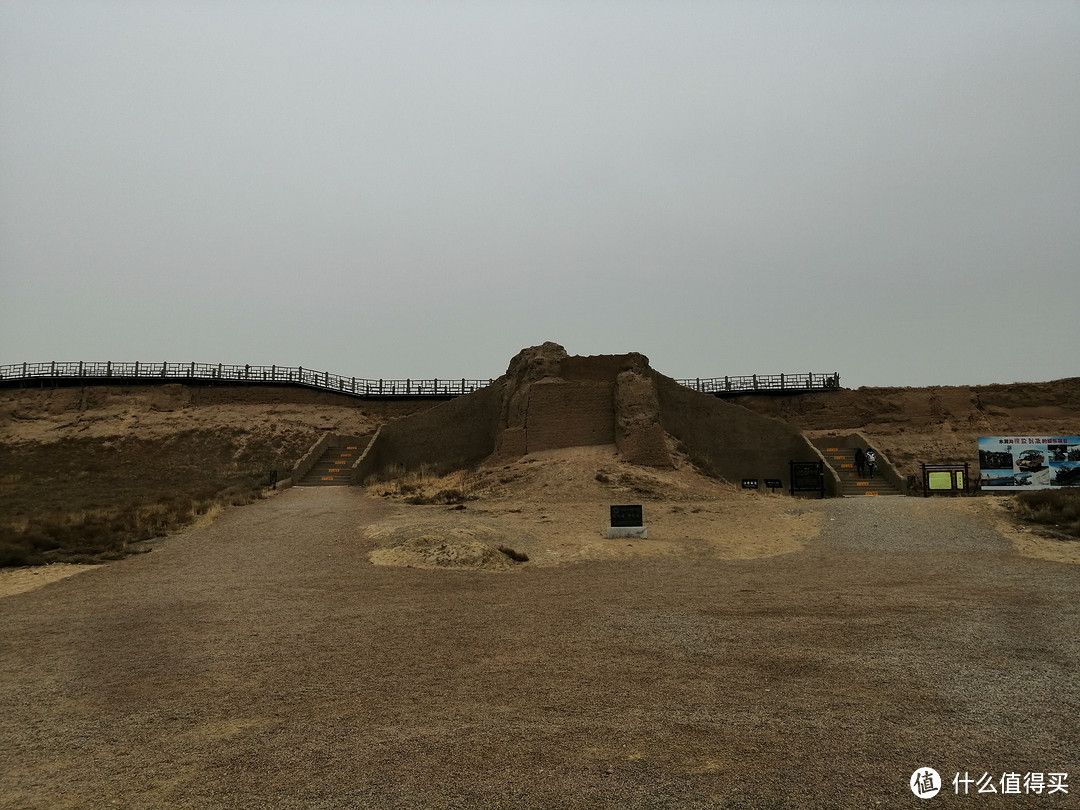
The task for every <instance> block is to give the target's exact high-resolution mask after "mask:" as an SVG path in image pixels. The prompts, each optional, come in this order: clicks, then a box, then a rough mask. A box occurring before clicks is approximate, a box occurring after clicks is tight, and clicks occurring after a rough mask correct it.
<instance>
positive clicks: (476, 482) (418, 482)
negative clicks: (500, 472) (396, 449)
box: [368, 468, 498, 505]
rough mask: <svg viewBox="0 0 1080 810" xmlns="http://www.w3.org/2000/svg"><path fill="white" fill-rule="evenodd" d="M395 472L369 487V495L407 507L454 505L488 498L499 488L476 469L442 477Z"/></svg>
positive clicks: (429, 474)
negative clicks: (413, 505) (389, 499)
mask: <svg viewBox="0 0 1080 810" xmlns="http://www.w3.org/2000/svg"><path fill="white" fill-rule="evenodd" d="M395 472H396V473H397V477H394V478H391V479H389V480H387V481H381V482H378V483H375V484H372V485H371V486H369V487H368V492H369V493H371V494H372V495H378V496H380V497H383V498H396V499H398V500H402V501H404V502H405V503H408V504H418V505H423V504H445V505H453V504H462V503H465V502H466V501H474V500H476V499H478V498H482V497H484V496H485V495H490V494H491V493H492V492H494V491H496V489H497V488H498V484H497V483H494V482H493V481H492V478H491V476H490V475H489V474H484V473H480V472H477V471H476V470H457V471H455V472H451V473H447V474H445V475H438V474H435V473H433V472H432V471H431V470H430V469H424V468H421V469H420V470H417V471H415V472H410V473H403V472H401V471H400V470H398V471H395Z"/></svg>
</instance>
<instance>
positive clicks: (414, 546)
mask: <svg viewBox="0 0 1080 810" xmlns="http://www.w3.org/2000/svg"><path fill="white" fill-rule="evenodd" d="M365 536H366V537H368V538H369V539H372V540H374V541H375V542H376V544H377V547H376V548H375V549H374V550H373V551H371V553H370V554H369V555H368V556H369V559H370V560H371V562H372V563H374V564H375V565H396V566H401V567H406V568H463V569H469V570H482V571H507V570H509V569H512V568H517V567H519V566H520V565H521V564H522V563H523V562H525V561H527V559H528V558H527V557H526V556H525V555H524V554H521V553H519V552H517V551H515V550H514V549H513V548H511V546H510V545H509V538H508V537H507V536H506V535H504V534H503V533H501V532H499V531H496V530H495V529H492V528H490V527H488V526H483V525H479V524H477V525H472V526H467V527H461V526H457V527H448V526H440V525H438V524H435V523H411V524H406V525H400V526H393V527H388V526H376V527H372V528H370V529H368V531H367V532H365Z"/></svg>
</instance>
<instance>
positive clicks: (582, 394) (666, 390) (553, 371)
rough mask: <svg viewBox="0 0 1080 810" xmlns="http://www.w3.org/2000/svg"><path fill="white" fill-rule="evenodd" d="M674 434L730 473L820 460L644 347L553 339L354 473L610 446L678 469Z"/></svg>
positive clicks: (780, 429)
mask: <svg viewBox="0 0 1080 810" xmlns="http://www.w3.org/2000/svg"><path fill="white" fill-rule="evenodd" d="M668 434H670V435H671V436H673V437H674V438H676V439H677V440H678V441H680V442H681V443H682V444H683V446H684V447H685V448H686V450H687V452H688V453H689V454H690V456H691V458H692V459H693V460H694V461H695V463H697V464H699V465H701V466H703V467H705V468H706V469H707V470H708V471H710V472H712V473H714V474H716V475H720V476H722V477H725V478H728V479H730V480H738V479H739V478H742V477H754V478H759V479H764V478H780V479H781V480H783V481H784V482H785V485H786V484H787V480H788V461H789V460H794V461H816V460H819V459H820V456H819V455H818V453H817V451H816V450H814V449H813V447H811V446H810V444H809V443H808V442H807V441H806V440H805V439H804V438H803V436H802V433H801V432H800V431H799V430H798V429H797V428H794V427H792V426H791V425H789V424H787V423H784V422H781V421H780V420H778V419H772V418H770V417H767V416H762V415H760V414H757V413H754V412H752V411H749V410H747V409H745V408H740V407H738V406H736V405H730V404H728V403H726V402H723V401H721V400H718V399H717V398H715V397H712V396H709V395H707V394H700V393H697V392H695V391H691V390H690V389H688V388H685V387H683V386H681V385H679V384H678V383H676V382H675V381H674V380H671V379H669V378H667V377H664V376H663V375H661V374H657V373H656V372H655V371H653V370H652V369H651V368H649V361H648V358H647V357H645V356H644V355H641V354H636V353H631V354H620V355H601V356H596V357H570V356H568V355H567V354H566V351H565V349H563V348H562V347H561V346H559V345H557V344H554V343H545V344H543V345H542V346H534V347H532V348H529V349H524V350H523V351H521V352H519V353H518V355H517V356H515V357H514V358H513V360H511V361H510V365H509V368H508V369H507V372H506V374H505V375H503V376H502V377H500V378H499V379H498V380H496V381H495V383H493V384H492V385H491V386H489V387H488V388H485V389H483V390H481V391H477V392H475V393H472V394H468V395H466V396H463V397H460V398H458V399H455V400H451V401H450V402H447V403H444V404H442V405H439V406H437V407H435V408H432V409H430V410H428V411H424V412H423V413H418V414H415V415H413V416H409V417H406V418H404V419H401V420H399V421H396V422H392V423H390V424H387V425H385V426H384V427H383V428H382V430H381V431H380V433H379V435H378V437H377V438H376V439H375V441H374V442H373V443H372V445H371V447H370V448H369V450H368V453H367V454H366V455H365V457H364V458H363V459H362V461H361V462H360V463H359V464H358V465H357V467H356V470H355V475H354V477H353V480H354V482H361V481H363V480H364V479H365V478H366V477H367V476H369V475H371V474H373V473H379V472H384V471H387V470H389V469H392V468H393V469H395V470H401V469H405V470H411V469H416V468H418V467H420V466H422V465H428V466H432V467H435V468H438V469H452V468H456V467H463V466H468V465H472V464H476V463H478V462H480V461H482V460H485V459H488V460H489V461H491V462H504V461H511V460H513V459H516V458H520V457H521V456H523V455H525V454H527V453H532V452H538V451H541V450H553V449H558V448H563V447H579V446H585V445H601V444H614V445H615V446H616V448H617V450H618V452H619V455H620V457H621V458H622V459H623V460H624V461H628V462H630V463H632V464H642V465H648V466H657V467H670V466H672V459H671V455H670V453H669V450H668V439H667V436H668Z"/></svg>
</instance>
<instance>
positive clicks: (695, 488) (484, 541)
mask: <svg viewBox="0 0 1080 810" xmlns="http://www.w3.org/2000/svg"><path fill="white" fill-rule="evenodd" d="M455 483H457V482H455ZM441 486H442V484H441V483H440V481H439V479H432V481H431V482H430V484H429V488H430V489H432V490H438V489H439V488H440V487H441ZM475 489H476V491H477V492H480V493H482V494H481V496H480V497H479V498H477V499H475V500H468V501H466V502H465V503H463V504H458V505H456V506H445V505H443V506H407V507H406V508H405V509H404V510H403V511H401V512H399V513H397V514H395V515H393V516H391V517H388V518H386V519H385V520H382V521H379V522H377V523H375V524H373V525H371V526H369V527H368V528H367V530H366V531H365V536H366V537H367V538H368V539H371V540H374V541H375V542H376V544H377V546H378V548H376V549H375V550H374V551H372V552H371V554H370V558H371V561H372V562H373V563H375V564H376V565H404V566H412V567H421V568H436V567H437V568H446V567H464V568H478V569H482V570H493V571H514V570H521V569H522V568H524V567H529V566H532V567H545V566H552V565H560V564H564V563H570V562H579V561H585V560H611V559H621V558H630V557H656V556H664V557H672V556H675V557H708V558H715V559H753V558H760V557H774V556H777V555H780V554H788V553H791V552H793V551H798V550H800V549H801V548H803V547H804V544H805V542H806V541H807V540H809V539H811V538H813V537H816V536H817V535H818V533H819V532H820V529H821V513H820V510H818V509H817V508H816V507H815V505H814V504H813V503H811V502H808V501H801V500H795V499H792V498H790V497H785V496H782V495H779V494H777V495H771V494H767V493H749V492H744V491H742V490H741V489H737V488H735V487H734V486H733V485H731V484H729V483H727V482H722V481H716V480H714V479H710V478H706V477H704V476H701V475H699V474H698V473H696V472H694V470H693V469H692V468H691V467H690V466H689V465H688V464H685V462H680V463H679V467H678V468H676V469H674V470H660V469H646V468H642V467H636V466H633V465H630V464H625V463H623V462H620V461H619V459H618V456H617V454H616V453H615V450H614V448H613V447H609V446H604V447H579V448H570V449H567V450H553V451H545V452H543V453H535V454H531V455H528V456H525V457H523V458H522V459H520V460H518V461H517V462H514V463H513V464H508V465H504V466H501V467H498V468H492V469H486V470H483V471H481V472H480V473H479V475H478V478H477V480H476V481H475ZM634 503H639V504H641V505H642V507H643V514H644V522H645V525H646V527H647V528H648V530H649V537H648V539H637V538H623V539H617V540H616V539H608V538H607V537H606V536H605V531H606V529H607V525H608V515H609V507H610V506H611V505H613V504H634ZM509 552H514V554H510V553H509ZM515 555H525V556H527V557H528V560H527V561H517V560H515V559H514V558H513V557H514V556H515Z"/></svg>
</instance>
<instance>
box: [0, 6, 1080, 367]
mask: <svg viewBox="0 0 1080 810" xmlns="http://www.w3.org/2000/svg"><path fill="white" fill-rule="evenodd" d="M545 340H553V341H556V342H558V343H561V344H562V345H564V346H565V347H566V348H567V350H568V351H569V352H570V353H571V354H600V353H615V352H626V351H639V352H642V353H644V354H646V355H648V356H649V357H650V359H651V360H652V364H653V366H654V367H655V368H657V369H658V370H659V371H661V372H663V373H665V374H668V375H670V376H674V377H684V376H687V377H696V376H702V377H706V376H722V375H725V374H750V373H755V372H756V373H779V372H806V371H814V372H832V371H838V372H839V373H840V375H841V382H842V384H844V385H846V386H851V387H858V386H860V385H935V384H981V383H991V382H1013V381H1034V380H1049V379H1055V378H1059V377H1068V376H1077V375H1080V2H1075V1H1073V2H1039V1H1038V0H1025V1H1024V2H993V0H973V1H972V2H952V1H951V0H932V1H931V2H917V1H913V0H897V2H874V0H852V1H851V2H805V1H804V0H799V2H768V1H767V0H766V1H764V2H763V1H762V0H755V1H754V2H722V1H721V0H701V2H678V1H677V0H676V1H675V2H672V0H664V2H659V0H657V2H633V0H614V1H613V2H589V0H567V1H566V2H555V1H554V0H551V1H550V2H519V1H518V0H515V2H454V1H453V0H440V1H439V2H389V1H387V2H328V1H327V0H319V1H318V2H316V0H310V2H301V1H300V0H279V1H278V2H270V1H267V2H256V1H255V0H250V1H249V2H238V1H234V2H227V1H226V0H183V1H182V2H181V0H157V2H155V0H130V1H129V2H121V1H120V0H98V1H96V2H95V1H94V0H69V2H55V1H54V0H30V1H28V2H15V1H14V0H0V363H13V362H22V361H24V360H25V361H47V360H124V361H133V360H141V361H158V362H160V361H162V360H169V361H189V360H196V361H200V362H213V363H217V362H223V363H241V364H242V363H251V364H262V363H266V364H270V363H276V364H279V365H303V366H306V367H311V368H315V369H319V370H326V371H330V372H334V373H340V374H346V375H356V376H360V377H373V378H377V377H387V378H391V377H416V378H420V377H435V376H439V377H462V376H467V377H493V376H498V375H499V374H501V373H502V372H503V371H504V370H505V368H506V365H507V362H508V361H509V359H510V357H511V356H512V355H513V354H515V353H516V352H517V351H518V350H520V349H521V348H523V347H525V346H530V345H535V344H537V343H541V342H543V341H545Z"/></svg>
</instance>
